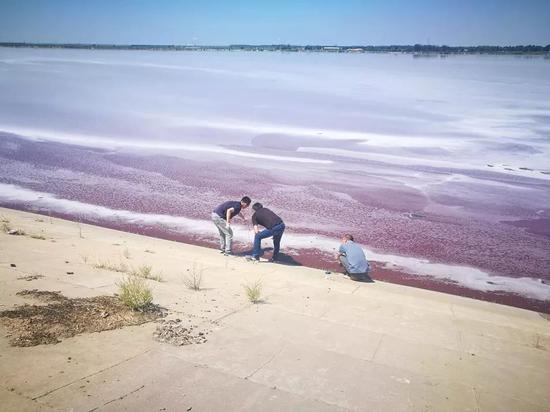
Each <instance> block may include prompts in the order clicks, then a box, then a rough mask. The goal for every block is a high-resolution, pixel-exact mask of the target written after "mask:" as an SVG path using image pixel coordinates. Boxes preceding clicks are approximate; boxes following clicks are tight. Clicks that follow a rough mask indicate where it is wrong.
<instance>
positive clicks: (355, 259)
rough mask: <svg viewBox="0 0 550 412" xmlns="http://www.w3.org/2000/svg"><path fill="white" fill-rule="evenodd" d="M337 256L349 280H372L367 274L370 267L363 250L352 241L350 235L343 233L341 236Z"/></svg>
mask: <svg viewBox="0 0 550 412" xmlns="http://www.w3.org/2000/svg"><path fill="white" fill-rule="evenodd" d="M337 258H338V260H339V262H340V264H341V265H342V266H343V267H344V269H345V270H346V275H348V276H349V278H350V279H351V280H356V281H360V282H361V281H362V282H372V279H371V278H370V276H369V275H368V273H369V271H370V267H369V262H368V261H367V258H366V257H365V252H363V248H362V247H361V246H359V245H358V244H357V243H355V242H354V241H353V236H352V235H350V234H345V235H344V236H342V244H341V245H340V249H339V250H338V255H337Z"/></svg>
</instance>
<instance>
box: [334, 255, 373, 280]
mask: <svg viewBox="0 0 550 412" xmlns="http://www.w3.org/2000/svg"><path fill="white" fill-rule="evenodd" d="M339 260H340V264H341V265H342V266H343V267H344V269H345V270H344V272H345V273H346V275H348V276H349V278H350V279H351V280H354V281H356V282H369V283H370V282H374V280H372V278H371V277H370V276H369V272H370V268H369V269H368V270H367V271H366V272H365V273H352V272H350V271H349V263H348V259H347V258H346V256H344V255H342V256H340V258H339Z"/></svg>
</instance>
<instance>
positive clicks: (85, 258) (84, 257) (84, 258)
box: [80, 255, 88, 263]
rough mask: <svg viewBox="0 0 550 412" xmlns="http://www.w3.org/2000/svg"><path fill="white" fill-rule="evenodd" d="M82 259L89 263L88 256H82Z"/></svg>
mask: <svg viewBox="0 0 550 412" xmlns="http://www.w3.org/2000/svg"><path fill="white" fill-rule="evenodd" d="M80 259H82V261H83V262H84V263H88V255H80Z"/></svg>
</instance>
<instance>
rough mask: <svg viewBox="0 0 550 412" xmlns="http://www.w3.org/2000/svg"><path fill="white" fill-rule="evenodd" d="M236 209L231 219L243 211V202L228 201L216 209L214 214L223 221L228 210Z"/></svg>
mask: <svg viewBox="0 0 550 412" xmlns="http://www.w3.org/2000/svg"><path fill="white" fill-rule="evenodd" d="M231 208H233V209H235V210H234V211H233V213H231V217H233V216H235V215H238V214H239V212H240V211H241V202H237V201H233V200H228V201H227V202H223V203H222V204H221V205H219V206H218V207H217V208H215V209H214V213H216V214H217V215H218V216H219V217H221V218H222V219H225V218H226V217H227V209H231Z"/></svg>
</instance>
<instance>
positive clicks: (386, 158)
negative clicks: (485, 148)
mask: <svg viewBox="0 0 550 412" xmlns="http://www.w3.org/2000/svg"><path fill="white" fill-rule="evenodd" d="M297 152H299V153H314V154H323V155H328V156H340V157H344V158H349V159H361V160H372V161H380V162H385V163H388V164H389V165H400V166H428V167H435V168H446V169H448V168H452V169H458V170H480V171H484V172H495V173H505V174H513V175H516V176H523V177H529V178H533V179H541V180H550V175H548V174H544V173H540V172H538V171H536V170H525V169H520V167H522V166H511V165H503V164H492V165H491V167H489V166H487V163H486V162H483V161H482V162H477V163H476V162H475V159H474V162H472V160H470V159H464V160H462V159H461V161H460V162H456V161H452V160H438V159H430V158H426V157H412V156H408V155H402V156H399V155H394V154H385V153H368V152H360V151H353V150H347V149H334V148H326V147H311V146H309V147H299V148H298V149H297ZM455 159H456V158H455ZM533 167H535V166H533Z"/></svg>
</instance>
